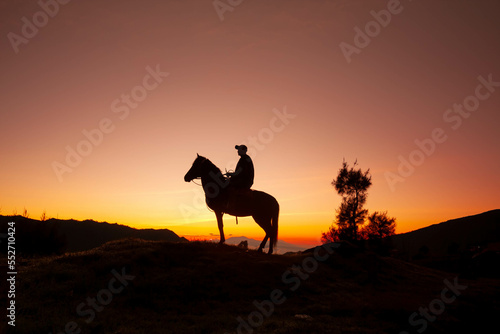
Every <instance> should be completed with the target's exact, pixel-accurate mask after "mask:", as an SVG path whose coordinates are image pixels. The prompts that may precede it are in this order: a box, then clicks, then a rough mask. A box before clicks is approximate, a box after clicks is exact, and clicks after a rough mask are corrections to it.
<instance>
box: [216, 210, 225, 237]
mask: <svg viewBox="0 0 500 334" xmlns="http://www.w3.org/2000/svg"><path fill="white" fill-rule="evenodd" d="M223 215H224V213H223V212H215V216H216V217H217V225H218V226H219V234H220V241H219V243H220V244H223V243H224V242H225V241H226V238H224V222H223V221H222V216H223Z"/></svg>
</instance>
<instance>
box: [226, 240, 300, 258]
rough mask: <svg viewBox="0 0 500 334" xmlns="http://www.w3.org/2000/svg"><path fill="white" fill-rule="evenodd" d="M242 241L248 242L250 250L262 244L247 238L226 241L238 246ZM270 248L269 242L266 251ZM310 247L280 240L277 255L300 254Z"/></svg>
mask: <svg viewBox="0 0 500 334" xmlns="http://www.w3.org/2000/svg"><path fill="white" fill-rule="evenodd" d="M242 241H247V242H248V248H250V249H257V248H259V246H260V243H261V242H262V240H260V241H259V240H255V239H250V238H247V237H231V238H229V239H226V243H227V244H228V245H238V244H239V243H240V242H242ZM268 247H269V241H268V242H267V244H266V249H267V248H268ZM307 248H309V247H303V246H299V245H294V244H291V243H289V242H286V241H283V240H278V246H277V247H276V254H285V253H287V252H299V251H303V250H305V249H307Z"/></svg>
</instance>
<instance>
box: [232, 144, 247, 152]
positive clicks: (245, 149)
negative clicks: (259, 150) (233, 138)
mask: <svg viewBox="0 0 500 334" xmlns="http://www.w3.org/2000/svg"><path fill="white" fill-rule="evenodd" d="M234 148H235V149H237V150H239V149H240V148H241V149H243V150H244V151H245V152H246V151H248V147H247V146H246V145H236V146H235V147H234Z"/></svg>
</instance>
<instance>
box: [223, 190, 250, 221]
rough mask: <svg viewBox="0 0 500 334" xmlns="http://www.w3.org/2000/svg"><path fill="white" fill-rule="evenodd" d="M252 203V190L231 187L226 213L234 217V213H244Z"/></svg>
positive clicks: (228, 193)
mask: <svg viewBox="0 0 500 334" xmlns="http://www.w3.org/2000/svg"><path fill="white" fill-rule="evenodd" d="M252 201H253V190H252V189H245V188H233V187H231V188H229V189H228V192H227V201H226V210H224V211H225V212H227V213H229V214H232V215H233V213H238V212H243V211H245V209H246V208H247V207H248V203H252ZM245 204H247V205H245ZM236 216H238V215H236Z"/></svg>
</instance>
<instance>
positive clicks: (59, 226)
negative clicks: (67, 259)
mask: <svg viewBox="0 0 500 334" xmlns="http://www.w3.org/2000/svg"><path fill="white" fill-rule="evenodd" d="M11 221H14V222H15V223H16V224H15V226H16V244H17V247H16V250H18V252H20V253H25V254H27V255H30V254H38V255H46V254H50V253H62V252H65V251H66V252H76V251H84V250H89V249H92V248H95V247H98V246H101V245H102V244H104V243H106V242H108V241H112V240H119V239H125V238H140V239H145V240H163V241H170V242H179V241H187V240H186V239H185V238H181V237H179V236H178V235H177V234H175V233H174V232H172V231H171V230H168V229H158V230H155V229H135V228H131V227H128V226H125V225H119V224H110V223H107V222H96V221H93V220H84V221H78V220H73V219H71V220H59V219H48V220H46V221H39V220H35V219H30V218H25V217H22V216H14V217H13V216H0V230H1V231H2V232H4V231H7V224H8V222H11ZM4 237H5V236H4ZM3 240H4V239H3ZM2 252H4V249H3V247H2Z"/></svg>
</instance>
